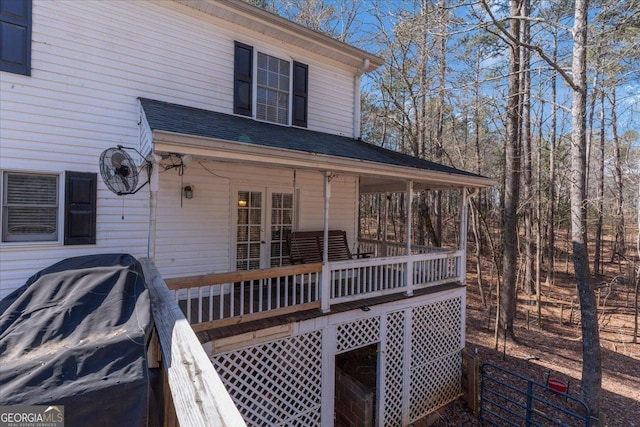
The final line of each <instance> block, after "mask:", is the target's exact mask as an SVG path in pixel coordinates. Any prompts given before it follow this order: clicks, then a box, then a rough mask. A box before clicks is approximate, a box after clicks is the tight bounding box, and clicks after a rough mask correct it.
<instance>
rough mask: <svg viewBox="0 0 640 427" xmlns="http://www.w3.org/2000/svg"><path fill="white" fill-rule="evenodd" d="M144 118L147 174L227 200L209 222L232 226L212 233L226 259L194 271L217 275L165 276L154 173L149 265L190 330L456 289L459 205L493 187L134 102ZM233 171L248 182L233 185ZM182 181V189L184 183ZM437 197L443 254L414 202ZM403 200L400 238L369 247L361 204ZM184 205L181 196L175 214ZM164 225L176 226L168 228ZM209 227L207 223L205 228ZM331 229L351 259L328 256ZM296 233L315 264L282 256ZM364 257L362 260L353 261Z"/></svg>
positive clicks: (280, 132)
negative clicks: (449, 215)
mask: <svg viewBox="0 0 640 427" xmlns="http://www.w3.org/2000/svg"><path fill="white" fill-rule="evenodd" d="M140 111H141V151H142V152H143V153H149V154H150V155H154V156H155V159H156V162H157V163H158V165H159V166H160V167H156V168H154V171H155V173H158V171H164V172H166V171H169V173H172V171H173V169H178V170H179V171H180V170H182V171H184V165H185V164H186V167H187V168H189V167H190V166H189V164H188V163H187V162H190V164H197V165H199V167H202V168H204V169H205V170H206V171H207V172H208V173H209V174H211V175H213V176H214V178H204V179H203V181H202V182H203V183H202V184H201V183H196V185H195V186H192V188H191V189H192V190H195V192H196V193H197V194H201V193H200V192H202V191H203V187H209V186H211V187H213V186H214V184H215V185H219V183H218V182H219V181H220V179H218V178H224V179H225V180H227V181H226V183H225V184H224V188H222V187H221V191H220V193H218V194H221V195H224V194H225V193H226V196H225V197H224V198H220V200H216V202H220V201H221V200H223V201H222V203H217V205H216V208H217V209H219V214H218V215H217V217H216V218H218V219H225V220H226V221H228V222H227V225H226V226H225V225H223V226H222V227H220V228H217V229H211V233H212V235H213V236H219V237H220V240H222V241H227V242H228V245H227V249H226V250H227V251H228V253H229V257H228V259H227V261H224V259H223V262H222V266H220V265H216V266H210V267H207V265H206V264H203V263H200V264H199V265H198V266H197V268H193V269H191V271H198V270H205V271H206V270H215V272H211V273H204V274H202V273H200V274H184V271H185V269H182V270H180V269H179V268H175V271H176V272H175V273H171V271H169V268H168V267H164V265H165V264H167V262H163V260H162V257H161V256H157V255H158V252H159V250H160V249H157V248H162V247H163V246H162V245H161V244H159V239H160V238H159V237H158V236H159V235H160V234H161V233H160V231H159V230H162V229H164V228H165V227H166V226H167V225H169V223H165V225H163V221H162V220H161V217H162V216H163V215H167V214H166V212H165V211H164V210H163V208H162V207H160V206H159V200H161V201H162V197H166V194H167V193H166V192H167V185H164V184H163V181H162V180H161V179H160V177H159V176H158V175H156V176H155V177H152V179H151V183H152V188H151V214H150V217H151V221H152V227H151V228H152V232H151V233H150V234H151V238H150V244H149V247H150V249H149V256H150V257H151V258H154V259H156V264H157V265H158V268H159V269H160V270H161V272H162V271H163V269H164V270H165V271H164V272H163V276H164V277H165V278H166V282H167V284H168V287H169V289H170V291H171V292H172V293H173V296H174V298H175V299H176V301H178V302H179V304H180V306H181V308H182V309H183V311H184V312H185V315H186V317H187V319H188V320H189V321H190V322H191V323H192V325H193V327H194V329H195V330H196V331H204V330H207V329H211V328H216V327H221V326H225V325H233V324H238V323H243V322H249V321H253V320H259V319H265V318H268V317H273V316H279V315H283V314H287V313H295V312H300V311H305V310H320V311H321V312H322V313H325V314H326V313H330V312H331V310H332V307H335V306H336V305H339V304H344V303H357V302H359V301H362V302H363V305H365V301H366V300H368V299H371V298H376V297H383V296H388V295H394V294H399V295H404V296H408V297H410V296H412V295H413V294H414V292H416V291H418V290H423V289H426V288H435V287H437V286H439V285H443V284H447V283H458V284H464V277H465V257H466V230H467V195H468V192H469V190H470V189H472V188H478V187H486V186H489V185H491V184H492V181H491V180H490V179H488V178H485V177H481V176H478V175H475V174H472V173H469V172H465V171H461V170H458V169H455V168H452V167H448V166H444V165H440V164H436V163H432V162H429V161H425V160H420V159H416V158H414V157H411V156H407V155H404V154H401V153H397V152H394V151H390V150H386V149H383V148H380V147H377V146H373V145H370V144H366V143H364V142H362V141H360V140H355V139H352V138H347V137H342V136H338V135H330V134H324V133H319V132H312V131H309V130H304V129H297V128H285V127H282V126H275V125H270V124H267V123H261V122H256V121H253V120H248V119H245V118H241V117H235V116H229V115H225V114H220V113H215V112H211V111H205V110H197V109H193V108H187V107H183V106H179V105H175V104H168V103H163V102H159V101H152V100H141V110H140ZM205 124H206V126H205ZM145 147H146V148H145ZM243 168H244V169H243ZM239 170H246V171H248V173H247V174H244V175H243V176H240V175H242V174H238V175H233V173H234V172H237V171H239ZM221 171H228V172H221ZM225 174H226V175H225ZM254 174H255V175H254ZM247 175H251V176H247ZM164 176H167V174H165V175H164ZM282 177H286V180H288V183H287V184H283V182H285V181H284V180H285V178H282ZM163 179H165V178H163ZM180 179H181V181H180V185H181V190H184V188H186V187H185V186H184V184H183V181H184V179H185V178H184V177H183V176H182V175H180ZM278 179H281V181H278ZM165 180H166V179H165ZM214 181H215V182H214ZM270 181H273V182H275V183H276V184H270V185H271V186H272V187H273V190H272V189H271V187H268V186H267V184H264V186H265V190H261V189H260V188H259V187H260V185H262V182H270ZM173 182H175V178H174V181H173ZM278 182H280V183H279V184H278ZM154 183H156V184H155V185H154ZM209 183H211V184H209ZM258 183H260V185H258ZM225 189H226V190H225ZM254 189H255V190H254ZM436 190H446V191H449V192H453V193H457V199H456V202H455V203H456V204H457V206H456V210H457V212H456V220H455V223H456V232H455V233H453V234H454V236H455V239H454V240H453V241H449V242H447V243H448V244H446V245H441V247H432V246H428V245H418V244H416V242H415V240H416V239H415V237H414V235H415V233H414V230H413V227H414V226H415V225H414V223H415V217H416V215H415V212H414V203H413V200H414V195H415V194H417V193H419V192H428V191H436ZM172 191H173V190H172ZM400 193H402V194H403V197H402V200H403V201H404V202H403V203H404V204H403V209H402V211H403V213H404V218H403V219H402V220H401V221H402V222H403V231H402V235H401V238H400V239H398V238H397V235H396V238H395V239H393V240H392V239H389V238H388V237H389V235H390V234H389V233H387V232H386V228H387V226H386V225H385V224H382V227H383V229H384V230H383V232H382V233H375V234H376V236H377V237H375V238H372V235H371V233H367V232H365V231H366V230H364V227H363V226H362V223H363V221H361V218H360V217H359V208H358V206H359V204H360V199H361V198H362V197H365V195H368V194H380V195H381V196H383V197H382V200H387V199H388V198H387V197H386V196H387V195H389V194H400ZM183 197H184V191H181V192H180V206H181V207H182V205H183ZM198 197H199V196H198ZM194 198H195V197H194ZM199 200H200V199H199ZM186 203H189V201H188V200H186ZM225 205H226V206H225ZM380 208H381V209H384V207H382V206H381V207H380ZM206 209H211V208H210V207H206ZM178 214H182V212H178ZM171 218H172V219H173V218H175V215H173V216H172V217H171ZM197 218H198V220H202V221H204V220H203V219H201V217H197ZM385 218H386V215H385ZM265 219H266V220H265ZM184 222H185V223H186V222H187V221H184ZM220 223H222V224H224V223H223V222H222V221H220ZM170 225H171V227H177V225H176V222H175V220H173V222H172V223H171V224H170ZM196 225H197V224H196ZM208 226H209V225H208V224H205V223H204V222H203V223H202V227H201V228H205V227H208ZM154 230H155V231H156V232H155V233H154V232H153V231H154ZM336 230H341V231H344V232H345V233H344V234H345V236H346V239H345V245H346V246H347V248H346V249H347V252H350V253H351V254H350V256H348V257H343V258H340V259H335V258H332V257H331V256H330V244H331V243H330V239H329V237H330V234H331V233H332V232H333V231H336ZM298 231H313V232H315V233H318V234H319V236H320V240H319V241H320V242H321V243H320V247H319V256H318V257H317V259H316V260H314V261H313V262H308V260H303V261H302V262H301V263H295V262H296V261H295V260H293V258H292V257H291V256H290V255H291V253H290V252H291V248H290V247H289V246H290V242H288V240H287V239H288V237H290V235H291V233H295V232H298ZM363 253H364V254H366V255H367V257H359V256H357V255H358V254H363ZM170 259H171V261H173V260H174V257H173V256H172V257H171V258H170ZM225 263H226V267H225V266H224V264H225ZM167 271H169V273H168V274H167Z"/></svg>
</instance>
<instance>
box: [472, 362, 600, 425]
mask: <svg viewBox="0 0 640 427" xmlns="http://www.w3.org/2000/svg"><path fill="white" fill-rule="evenodd" d="M480 372H481V379H480V421H482V423H483V425H491V426H499V427H503V426H514V427H521V426H524V427H529V426H571V427H574V426H576V427H579V426H580V427H581V426H585V427H589V426H590V417H589V411H588V409H587V405H586V404H585V403H584V402H582V401H581V400H579V399H576V398H575V397H573V396H570V395H569V394H567V393H562V392H559V391H558V390H557V387H549V386H548V385H545V384H541V383H537V382H535V381H533V380H531V379H529V378H525V377H523V376H521V375H518V374H516V373H514V372H511V371H508V370H506V369H503V368H501V367H499V366H496V365H493V364H491V363H484V364H483V365H482V366H481V367H480ZM552 386H553V384H552ZM569 391H570V390H569Z"/></svg>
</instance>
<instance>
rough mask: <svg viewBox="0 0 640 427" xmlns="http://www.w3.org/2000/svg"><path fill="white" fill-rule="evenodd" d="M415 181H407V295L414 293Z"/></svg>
mask: <svg viewBox="0 0 640 427" xmlns="http://www.w3.org/2000/svg"><path fill="white" fill-rule="evenodd" d="M412 201H413V181H409V182H407V271H406V272H405V281H406V284H407V296H412V295H413V258H412V257H411V235H412V234H413V231H412V227H411V218H412V216H413V215H412V212H411V210H412V206H413V203H412Z"/></svg>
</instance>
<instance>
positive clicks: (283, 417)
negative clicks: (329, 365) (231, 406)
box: [212, 330, 322, 427]
mask: <svg viewBox="0 0 640 427" xmlns="http://www.w3.org/2000/svg"><path fill="white" fill-rule="evenodd" d="M321 360H322V331H321V330H317V331H313V332H309V333H306V334H303V335H298V336H294V337H289V338H285V339H281V340H277V341H273V342H269V343H265V344H260V345H256V346H253V347H249V348H245V349H242V350H235V351H230V352H227V353H221V354H217V355H215V356H213V357H212V362H213V365H214V367H215V368H216V370H217V371H218V374H219V375H220V377H221V378H222V381H223V382H224V384H225V386H226V387H227V390H228V391H229V394H230V395H231V397H232V399H233V400H234V402H235V404H236V406H237V407H238V410H239V411H240V413H241V414H242V416H243V418H244V419H245V421H246V423H247V426H300V427H309V426H317V425H320V399H321V379H322V370H321V367H322V363H321Z"/></svg>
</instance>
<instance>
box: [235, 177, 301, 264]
mask: <svg viewBox="0 0 640 427" xmlns="http://www.w3.org/2000/svg"><path fill="white" fill-rule="evenodd" d="M236 196H237V197H236V230H235V235H236V257H235V258H236V260H235V262H236V270H255V269H258V268H268V267H278V266H281V265H287V264H289V254H288V253H287V248H286V241H287V235H288V234H289V233H290V232H291V231H292V230H293V219H294V197H293V192H292V191H275V190H271V189H268V188H267V189H252V190H248V189H247V190H245V189H241V190H238V191H236Z"/></svg>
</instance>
